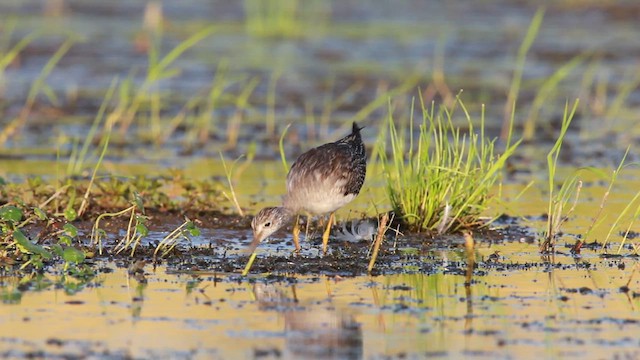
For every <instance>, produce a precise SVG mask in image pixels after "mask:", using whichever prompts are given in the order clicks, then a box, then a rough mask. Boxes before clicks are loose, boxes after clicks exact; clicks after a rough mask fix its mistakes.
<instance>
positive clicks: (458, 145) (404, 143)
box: [377, 96, 520, 233]
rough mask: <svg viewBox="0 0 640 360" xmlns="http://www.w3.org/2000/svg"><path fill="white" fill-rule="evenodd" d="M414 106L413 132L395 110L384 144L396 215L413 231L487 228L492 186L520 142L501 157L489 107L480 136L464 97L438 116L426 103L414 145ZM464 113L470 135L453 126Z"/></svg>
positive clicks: (384, 164)
mask: <svg viewBox="0 0 640 360" xmlns="http://www.w3.org/2000/svg"><path fill="white" fill-rule="evenodd" d="M420 98H421V99H422V96H421V97H420ZM414 106H415V104H414V103H412V105H411V108H412V111H411V114H412V115H411V116H410V119H409V122H408V124H407V125H406V126H407V127H408V131H402V130H406V129H401V131H398V129H397V128H396V120H395V119H394V118H393V115H392V114H393V111H392V110H391V109H390V111H389V117H388V122H387V123H388V124H387V125H388V136H381V137H380V138H379V141H378V150H377V154H378V156H379V157H380V160H381V164H382V168H383V173H384V175H385V178H386V183H387V186H386V188H387V195H388V197H389V200H390V202H391V205H392V207H393V210H394V211H395V212H396V214H397V215H399V218H400V220H401V221H403V222H404V223H405V224H406V225H407V226H408V227H409V228H410V229H411V230H413V231H431V232H437V233H444V232H447V231H457V230H461V229H466V228H470V227H474V226H478V225H482V224H483V222H482V221H481V219H480V215H481V214H482V213H483V212H484V211H485V210H486V209H487V207H488V204H489V200H490V199H491V196H490V191H491V189H492V186H493V185H494V183H495V182H496V181H497V180H498V178H499V176H500V174H501V171H502V169H503V168H504V166H505V163H506V161H507V159H509V157H510V156H511V155H512V154H513V153H514V151H515V150H516V148H517V147H518V145H519V143H520V142H519V141H518V142H516V143H513V144H511V143H509V142H507V144H506V147H505V149H504V150H503V151H502V153H498V151H497V149H496V144H495V141H496V140H495V139H494V140H488V139H487V138H486V136H485V132H484V108H483V110H482V114H481V116H480V125H479V128H478V129H477V130H478V131H479V132H477V131H476V128H475V127H474V123H473V121H472V119H471V116H470V115H469V113H468V111H467V110H466V108H465V106H464V104H463V103H462V101H461V100H460V98H459V96H458V97H456V101H455V103H454V105H453V107H452V108H451V109H448V108H446V107H444V106H441V107H440V109H439V111H438V112H437V113H436V112H435V105H434V104H433V103H432V105H431V107H430V108H427V107H426V106H425V104H424V103H423V102H422V101H421V110H422V121H421V123H420V124H419V134H418V137H417V140H414V118H413V113H414V112H413V108H414ZM459 109H460V110H461V111H462V114H463V116H464V119H465V120H466V126H467V130H464V131H463V130H461V129H460V128H459V127H457V126H455V125H454V123H453V118H454V116H456V114H457V112H458V111H459ZM405 123H406V122H405ZM387 137H388V140H389V141H387V139H386V138H387ZM510 138H511V136H509V139H510ZM388 143H389V144H390V145H388ZM388 146H389V148H388ZM387 154H390V156H391V157H390V158H388V157H387V156H388V155H387Z"/></svg>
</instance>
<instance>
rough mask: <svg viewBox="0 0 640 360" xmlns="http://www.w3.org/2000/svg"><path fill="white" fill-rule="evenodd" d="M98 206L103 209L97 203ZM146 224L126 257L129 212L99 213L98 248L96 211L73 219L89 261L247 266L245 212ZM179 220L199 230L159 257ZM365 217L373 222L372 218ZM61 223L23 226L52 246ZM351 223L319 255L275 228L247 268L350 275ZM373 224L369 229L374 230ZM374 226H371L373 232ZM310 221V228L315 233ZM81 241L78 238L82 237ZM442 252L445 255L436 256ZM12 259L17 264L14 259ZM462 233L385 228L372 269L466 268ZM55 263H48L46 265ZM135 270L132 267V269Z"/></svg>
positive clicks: (365, 256)
mask: <svg viewBox="0 0 640 360" xmlns="http://www.w3.org/2000/svg"><path fill="white" fill-rule="evenodd" d="M103 210H104V209H103ZM145 216H146V217H147V218H148V220H147V222H146V225H147V227H148V228H149V232H150V233H149V236H147V237H145V238H143V239H142V241H141V242H140V244H138V246H137V247H136V249H135V252H134V253H133V255H131V249H130V248H129V249H125V250H123V251H121V252H119V253H118V252H116V251H114V249H115V245H116V244H117V243H118V242H119V241H120V239H122V237H123V236H125V233H126V231H127V227H128V226H129V221H130V219H129V216H120V217H114V218H106V219H104V220H103V221H101V222H100V229H102V230H104V231H105V232H106V234H107V237H106V239H104V240H103V243H102V248H101V249H100V248H99V247H98V246H96V244H92V243H91V234H92V231H93V227H94V225H95V221H94V220H93V219H94V218H95V217H94V216H93V215H91V214H89V215H87V216H86V217H85V218H86V219H82V220H77V221H75V222H73V225H74V226H75V227H77V228H78V231H79V234H80V235H79V237H78V239H80V241H81V246H80V247H81V248H83V249H84V250H85V252H87V253H89V254H91V256H90V257H89V259H87V261H88V262H89V263H90V264H91V263H93V262H96V263H97V262H99V261H102V260H107V261H113V262H115V263H116V264H117V266H120V267H130V266H134V267H135V265H134V264H155V265H161V264H163V265H167V266H168V268H169V269H170V270H171V271H177V272H186V273H189V272H191V273H202V272H204V273H221V274H223V273H224V274H229V273H232V274H233V273H238V274H239V273H240V272H241V271H242V269H243V268H244V267H245V265H246V264H247V261H248V258H249V254H247V253H246V252H245V249H246V246H247V245H248V244H249V243H250V241H251V225H250V222H251V217H249V216H245V217H241V216H237V215H230V214H225V213H222V212H218V211H184V212H181V211H177V210H176V211H158V210H154V209H147V210H146V212H145ZM185 219H188V220H190V221H193V222H194V223H195V224H196V226H197V227H198V228H199V229H200V230H201V235H198V236H196V237H195V238H192V239H182V240H181V241H180V242H179V243H178V245H177V246H176V247H175V248H173V249H172V250H171V251H169V252H168V253H166V254H165V255H164V256H160V255H159V254H160V253H159V252H156V248H157V246H158V244H159V243H160V241H161V240H162V238H163V237H165V236H166V235H167V234H168V233H170V232H171V231H173V230H174V229H176V228H177V227H178V226H180V224H182V223H183V222H184V221H185ZM359 221H368V222H369V223H371V224H376V220H375V218H372V219H364V220H359ZM62 225H63V224H62V223H61V222H60V223H51V222H49V223H45V222H42V221H40V222H38V221H36V222H33V223H31V224H29V225H27V226H26V227H25V228H24V229H23V231H24V232H25V234H27V236H28V237H29V238H30V239H31V240H32V241H37V243H39V244H41V245H45V246H47V245H51V244H55V241H56V239H57V238H56V234H57V231H59V229H61V228H62ZM350 226H353V225H352V224H337V225H336V227H335V228H334V232H333V233H332V234H334V235H336V236H335V237H334V236H332V238H331V239H330V242H329V252H328V253H327V254H326V255H322V254H321V240H320V236H319V235H318V236H313V235H312V236H310V238H309V239H308V240H304V238H303V240H302V251H301V252H300V253H299V254H295V253H294V252H293V249H294V247H293V244H292V241H291V237H290V234H291V227H289V228H287V229H285V230H281V231H280V232H279V233H277V234H276V236H275V237H274V238H273V239H271V240H268V241H265V242H263V243H262V244H260V246H259V247H258V250H257V251H258V256H257V258H256V260H255V262H254V264H253V266H252V269H251V274H272V275H274V276H287V275H288V274H297V275H313V274H318V275H329V276H341V277H353V276H360V275H366V274H367V267H368V264H369V260H370V257H371V255H370V254H371V246H372V238H373V237H372V236H369V237H368V238H366V237H365V238H364V239H357V238H356V237H354V238H351V239H349V240H344V239H343V240H340V239H341V236H342V233H341V231H340V229H345V228H346V229H352V227H350ZM374 230H375V229H374ZM374 232H375V231H374ZM320 233H321V231H320V229H319V228H317V227H316V226H315V225H311V227H310V234H320ZM473 237H474V240H475V241H476V243H477V244H478V245H479V246H483V247H490V246H492V245H493V244H500V243H505V242H517V243H532V242H535V241H536V234H535V232H534V231H533V230H532V229H529V228H526V227H524V226H521V225H519V224H518V221H517V219H514V218H511V217H509V216H506V215H505V216H502V217H501V218H499V219H498V221H496V222H495V223H493V224H492V225H491V227H485V228H481V229H477V230H476V231H474V234H473ZM82 239H84V240H82ZM443 253H450V254H451V256H445V257H443V255H442V254H443ZM18 263H19V261H17V262H16V264H18ZM466 264H467V261H466V255H465V249H464V239H463V237H462V235H460V234H447V235H440V236H433V235H428V234H416V233H409V232H406V231H403V235H396V234H395V233H394V232H391V231H389V232H388V233H387V235H386V236H385V239H384V241H383V243H382V246H381V249H380V252H379V254H378V257H377V260H376V263H375V267H374V269H373V271H372V273H371V275H383V274H397V273H426V274H431V273H437V272H443V273H451V274H465V271H466V267H467V265H466ZM51 265H55V264H51ZM543 266H545V264H544V262H542V261H541V262H540V263H539V264H534V263H532V264H521V263H511V262H509V260H508V259H506V258H505V257H504V256H502V255H500V254H499V252H497V251H496V252H495V253H494V254H491V255H490V256H485V257H480V258H477V263H476V269H475V272H476V273H478V274H480V275H481V274H482V273H483V272H485V271H486V270H487V269H499V270H509V269H527V268H535V267H543ZM134 272H135V271H134Z"/></svg>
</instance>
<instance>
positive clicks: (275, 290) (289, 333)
mask: <svg viewBox="0 0 640 360" xmlns="http://www.w3.org/2000/svg"><path fill="white" fill-rule="evenodd" d="M285 289H286V288H284V287H277V286H275V285H272V284H255V285H254V287H253V293H254V295H255V297H256V300H257V301H258V304H259V308H260V310H263V311H275V312H278V313H280V314H281V315H282V317H283V319H284V324H285V329H284V330H285V337H286V345H285V349H284V353H283V354H282V355H283V358H285V359H361V358H362V356H363V349H362V328H361V326H360V324H359V323H358V322H356V321H355V318H354V316H353V315H352V314H350V313H348V312H346V311H344V310H339V309H336V308H335V307H334V306H333V305H332V304H331V303H324V302H315V301H314V302H309V303H308V304H302V303H300V302H298V299H297V296H296V292H295V286H293V285H292V286H291V287H290V289H291V294H287V291H286V290H285Z"/></svg>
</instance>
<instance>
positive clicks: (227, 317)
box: [0, 245, 640, 359]
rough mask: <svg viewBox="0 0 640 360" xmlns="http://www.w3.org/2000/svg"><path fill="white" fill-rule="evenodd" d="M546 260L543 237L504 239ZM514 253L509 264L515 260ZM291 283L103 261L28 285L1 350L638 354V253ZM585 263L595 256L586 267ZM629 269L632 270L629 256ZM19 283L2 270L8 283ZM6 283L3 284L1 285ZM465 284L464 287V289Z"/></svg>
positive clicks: (190, 354)
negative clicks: (80, 282)
mask: <svg viewBox="0 0 640 360" xmlns="http://www.w3.org/2000/svg"><path fill="white" fill-rule="evenodd" d="M495 249H496V250H498V249H499V250H501V251H502V252H503V253H518V254H520V256H521V257H520V258H519V260H521V261H531V262H537V261H539V258H538V259H536V256H535V255H533V256H532V255H531V254H535V253H536V251H535V250H536V249H535V246H526V245H516V246H515V248H514V247H512V246H504V247H502V246H498V247H496V248H495ZM507 261H510V260H507ZM562 262H566V263H567V264H566V265H565V266H548V267H546V268H545V267H542V268H534V269H530V270H522V271H503V270H501V269H500V265H499V264H496V266H495V269H494V270H490V271H488V272H486V273H484V274H482V275H480V276H476V277H475V278H474V281H473V282H472V285H471V286H470V287H469V288H468V289H467V288H465V286H464V281H465V279H464V277H463V276H459V275H452V274H447V273H446V271H443V272H441V273H438V274H434V275H423V274H411V275H408V274H407V275H391V276H379V277H359V278H344V279H343V278H327V277H324V276H320V277H297V276H295V275H292V277H291V278H290V279H289V280H287V281H283V282H273V281H269V279H268V278H262V277H252V278H251V279H252V280H251V281H250V282H246V281H243V282H236V281H235V279H237V277H236V276H231V275H225V274H211V273H194V274H176V273H172V272H171V271H167V269H166V268H164V267H159V268H157V269H156V270H155V271H154V270H153V269H151V267H147V268H146V269H145V275H144V279H141V278H140V277H138V279H137V280H136V279H134V278H133V277H131V276H129V275H128V274H127V271H126V269H122V268H115V267H114V266H113V264H107V265H105V266H106V267H107V268H109V269H113V272H109V273H102V274H100V275H98V276H97V277H96V279H95V280H94V281H93V282H92V283H91V284H90V285H89V286H86V287H85V288H84V289H83V290H80V291H79V292H77V293H76V294H74V295H67V294H65V291H64V290H63V289H61V288H60V289H55V288H51V287H50V288H48V289H45V290H42V291H28V292H25V293H24V294H23V295H22V297H21V298H20V299H19V300H17V301H14V302H12V303H7V301H6V298H5V304H4V305H3V306H2V307H0V315H1V319H2V328H3V329H5V330H8V329H11V331H3V334H2V335H1V336H0V354H2V355H4V356H16V357H17V356H36V357H47V358H50V357H67V356H74V355H90V356H92V357H96V358H119V357H123V356H132V357H136V358H140V357H142V358H149V357H154V358H219V359H224V358H245V359H248V358H291V359H293V358H300V357H311V358H313V357H316V358H367V359H371V358H386V357H389V356H390V357H392V358H407V357H408V358H421V357H424V356H433V357H470V358H479V359H485V358H486V359H493V358H541V357H542V358H585V357H588V358H613V357H618V358H620V357H622V358H635V357H638V356H640V353H639V352H638V350H637V349H638V346H640V340H638V338H637V336H634V335H633V334H636V333H637V332H638V331H640V314H639V313H638V308H639V307H640V296H638V293H635V292H633V291H632V292H629V293H624V292H621V291H620V288H621V287H622V286H625V285H628V286H629V287H630V288H631V289H638V285H640V281H639V280H638V276H637V274H636V276H635V278H634V279H632V281H631V282H630V283H629V279H630V277H631V275H632V272H633V268H634V266H633V264H634V263H635V260H626V259H620V260H615V261H605V262H602V261H601V260H599V259H586V260H585V259H582V260H580V261H578V262H579V263H581V265H580V266H574V265H573V264H572V263H573V262H574V260H572V259H566V261H562ZM585 264H590V266H587V265H585ZM623 265H626V266H623ZM17 281H18V280H17V279H13V278H4V279H3V282H4V283H5V284H11V285H9V288H11V287H13V286H16V283H17ZM5 289H7V288H5ZM467 291H468V292H467Z"/></svg>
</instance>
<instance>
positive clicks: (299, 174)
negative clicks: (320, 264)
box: [247, 122, 367, 254]
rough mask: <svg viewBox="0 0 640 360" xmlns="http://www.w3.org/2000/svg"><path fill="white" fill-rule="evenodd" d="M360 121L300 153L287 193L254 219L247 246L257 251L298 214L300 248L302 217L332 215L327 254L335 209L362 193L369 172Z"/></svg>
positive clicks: (326, 233)
mask: <svg viewBox="0 0 640 360" xmlns="http://www.w3.org/2000/svg"><path fill="white" fill-rule="evenodd" d="M363 128H364V127H359V126H358V124H356V122H353V128H352V131H351V134H349V135H347V136H345V137H343V138H342V139H339V140H337V141H335V142H331V143H327V144H324V145H320V146H318V147H315V148H313V149H311V150H308V151H307V152H305V153H303V154H302V155H300V156H299V157H298V158H297V159H296V161H295V162H294V163H293V165H292V166H291V169H290V170H289V173H288V174H287V180H286V182H287V193H286V195H284V197H283V200H282V205H281V206H275V207H265V208H263V209H262V210H260V211H259V212H258V213H257V214H256V216H255V217H254V218H253V220H252V221H251V228H252V230H253V241H252V242H251V245H250V246H249V247H248V248H247V251H248V252H251V253H253V252H254V251H255V249H256V248H257V247H258V245H259V244H260V242H261V241H262V240H264V239H266V238H268V237H269V236H271V235H272V234H273V233H274V232H276V231H278V230H279V229H280V228H282V227H283V226H285V225H286V224H288V223H289V222H290V221H291V220H292V219H293V218H294V217H296V221H295V222H294V228H293V242H294V245H295V251H296V252H299V251H300V242H299V240H298V238H299V235H300V228H299V224H298V216H299V215H302V214H306V215H309V214H315V215H325V214H327V213H328V214H330V215H329V221H328V222H327V227H326V229H325V231H324V233H323V235H322V252H323V254H326V253H327V244H328V241H329V232H330V231H331V225H332V223H333V221H334V218H335V211H336V210H338V209H339V208H341V207H343V206H345V205H346V204H348V203H350V202H351V201H352V200H353V199H355V197H356V196H358V194H359V193H360V189H362V185H363V184H364V180H365V176H366V172H367V155H366V150H365V146H364V142H363V141H362V136H361V135H360V130H362V129H363Z"/></svg>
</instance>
